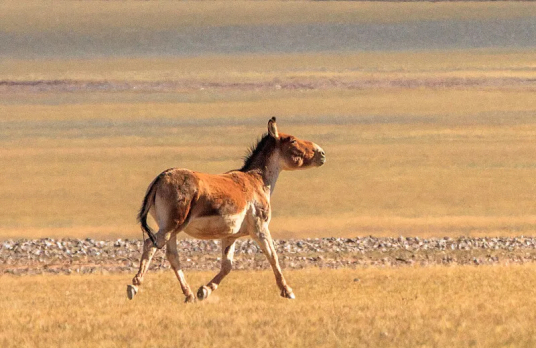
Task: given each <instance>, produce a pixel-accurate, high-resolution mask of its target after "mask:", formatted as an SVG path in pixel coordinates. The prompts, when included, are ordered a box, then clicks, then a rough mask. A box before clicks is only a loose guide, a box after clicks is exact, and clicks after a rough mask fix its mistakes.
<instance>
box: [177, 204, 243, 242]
mask: <svg viewBox="0 0 536 348" xmlns="http://www.w3.org/2000/svg"><path fill="white" fill-rule="evenodd" d="M245 216H246V210H244V211H243V212H242V213H240V214H235V215H229V216H204V217H198V218H193V219H192V220H190V222H189V223H188V226H186V228H185V229H184V232H186V233H187V234H189V235H190V236H192V237H195V238H199V239H219V238H225V237H229V236H231V235H233V234H237V233H239V232H240V228H241V227H242V223H243V222H244V217H245Z"/></svg>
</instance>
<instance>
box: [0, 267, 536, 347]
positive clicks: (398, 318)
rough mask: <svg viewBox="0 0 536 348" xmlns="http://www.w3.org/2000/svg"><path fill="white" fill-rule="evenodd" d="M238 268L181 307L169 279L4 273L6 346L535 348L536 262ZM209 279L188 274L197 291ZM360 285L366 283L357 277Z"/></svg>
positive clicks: (1, 306) (1, 337)
mask: <svg viewBox="0 0 536 348" xmlns="http://www.w3.org/2000/svg"><path fill="white" fill-rule="evenodd" d="M286 274H287V277H288V279H289V281H290V284H291V285H292V286H293V287H294V289H295V292H296V295H297V300H295V301H288V300H284V299H282V298H279V297H278V295H277V291H276V286H275V283H274V281H273V275H272V274H271V272H269V271H263V272H234V273H231V275H230V276H229V277H228V278H227V279H226V280H225V282H224V284H223V285H222V287H221V288H220V289H219V290H218V291H217V292H216V293H214V294H213V295H212V297H211V298H210V299H209V300H208V301H207V302H205V303H197V304H195V305H186V304H183V303H182V301H183V296H182V294H181V293H180V288H179V285H178V282H177V281H176V279H174V277H173V275H172V273H171V272H167V273H163V274H161V273H159V274H149V275H148V277H147V285H146V286H145V288H144V290H143V291H142V292H141V293H140V294H139V295H138V297H136V298H135V299H134V300H133V301H131V302H130V301H128V300H127V299H126V296H125V291H124V290H125V285H126V284H127V283H128V281H129V278H130V277H129V276H127V275H94V276H50V277H48V276H40V277H22V278H19V277H17V278H12V277H7V276H4V277H2V279H1V281H2V296H1V297H0V310H1V312H2V316H1V317H0V327H2V330H1V331H0V345H1V346H2V347H6V348H7V347H30V346H31V347H50V346H54V347H67V346H70V347H72V346H80V345H83V346H88V347H118V346H129V347H174V346H179V345H181V346H189V347H211V346H219V347H250V346H251V344H252V342H255V346H256V347H505V346H507V347H533V346H534V345H535V344H536V342H535V337H536V333H535V330H534V320H536V317H535V314H534V310H533V309H534V306H535V305H536V302H535V301H536V300H535V299H536V296H535V290H534V287H533V286H532V284H534V283H535V282H536V278H535V277H536V266H534V265H525V266H509V267H508V266H496V267H491V266H484V267H471V266H467V267H429V268H418V267H417V268H413V267H408V268H397V269H392V268H389V269H379V268H369V269H356V270H350V269H345V270H337V271H328V270H319V269H307V270H301V271H287V272H286ZM211 276H212V274H210V273H189V274H187V277H188V280H189V281H190V284H192V286H195V287H197V286H198V285H199V284H202V283H203V282H205V281H207V280H208V279H209V278H210V277H211ZM355 279H359V281H355Z"/></svg>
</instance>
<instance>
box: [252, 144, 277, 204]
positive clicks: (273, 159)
mask: <svg viewBox="0 0 536 348" xmlns="http://www.w3.org/2000/svg"><path fill="white" fill-rule="evenodd" d="M248 171H255V172H257V173H258V174H259V175H260V176H261V178H262V181H263V183H264V187H266V188H268V189H269V190H270V195H271V194H272V193H273V192H274V189H275V184H276V182H277V178H278V177H279V173H281V166H280V164H279V154H278V153H271V154H268V155H265V156H259V157H258V158H256V160H255V161H253V163H252V165H251V166H250V167H249V168H248Z"/></svg>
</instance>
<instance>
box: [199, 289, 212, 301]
mask: <svg viewBox="0 0 536 348" xmlns="http://www.w3.org/2000/svg"><path fill="white" fill-rule="evenodd" d="M208 295H210V290H209V289H208V288H207V287H206V286H202V287H200V288H199V290H197V298H198V299H199V301H203V300H204V299H206V298H207V297H208Z"/></svg>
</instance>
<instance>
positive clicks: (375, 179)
mask: <svg viewBox="0 0 536 348" xmlns="http://www.w3.org/2000/svg"><path fill="white" fill-rule="evenodd" d="M88 5H89V4H87V3H66V4H62V6H56V5H50V8H48V10H49V11H48V12H46V14H44V13H43V6H45V5H43V4H42V3H37V2H36V3H31V6H28V7H22V6H20V5H17V4H16V3H3V4H2V5H1V6H2V9H3V10H4V11H0V13H1V15H0V16H1V19H2V21H1V22H2V27H1V32H0V41H2V40H8V41H9V40H11V39H13V38H14V37H15V38H16V40H15V41H13V40H11V41H9V42H11V43H12V44H13V45H15V46H16V47H18V48H19V49H14V50H9V49H8V48H6V47H7V46H5V45H0V47H4V48H3V50H2V51H1V52H0V55H1V56H2V57H3V58H2V64H0V91H1V92H2V93H0V115H1V119H0V125H1V127H0V156H1V158H2V163H3V170H2V171H1V172H0V182H1V183H2V191H3V194H2V195H1V196H0V206H2V210H1V211H0V219H1V221H2V226H1V227H0V238H3V239H5V238H18V237H26V238H31V237H45V236H47V237H67V236H71V237H99V238H108V237H113V238H118V237H121V238H139V237H140V236H141V233H140V232H139V229H138V227H137V226H136V222H135V214H136V211H137V209H138V208H139V205H140V202H141V198H142V197H143V194H144V192H145V189H146V186H147V185H148V183H149V182H150V181H151V180H152V179H153V178H154V176H156V175H157V174H158V173H159V172H161V171H162V170H164V169H166V168H169V167H185V168H190V169H192V170H197V171H204V172H210V173H220V172H224V171H227V170H230V169H233V168H237V167H239V166H240V164H241V158H242V157H243V156H244V155H245V153H246V150H247V148H248V147H249V146H250V145H252V144H253V143H254V142H255V140H256V139H257V138H258V137H259V136H261V135H262V133H263V132H264V131H265V127H266V121H267V120H268V118H269V117H271V116H277V117H278V121H279V125H280V128H281V131H283V132H287V133H291V134H294V135H296V136H298V137H302V138H305V139H309V140H312V141H315V142H317V143H319V144H320V145H321V146H323V147H324V149H325V150H326V152H327V156H328V163H327V164H326V166H324V167H322V168H319V169H315V170H310V171H304V172H296V173H285V174H284V175H282V176H281V177H280V180H279V182H278V185H277V189H276V191H275V194H274V196H273V222H272V224H271V226H272V230H273V233H274V235H275V236H276V237H277V238H298V237H321V236H323V237H327V236H358V235H367V234H374V235H381V236H398V235H413V236H416V235H418V236H456V235H522V234H533V233H534V231H535V229H536V205H535V204H534V196H535V193H536V192H535V190H536V189H535V187H536V186H535V185H534V177H535V174H536V151H535V150H536V149H535V143H534V136H535V134H536V118H535V117H534V114H535V111H536V99H535V98H534V90H535V89H536V83H535V82H534V81H535V79H536V65H535V62H534V59H533V57H534V54H535V52H536V44H535V43H533V42H532V41H531V39H526V38H525V37H528V36H530V37H532V38H533V37H536V35H534V36H533V35H532V33H533V32H534V30H535V28H534V26H533V25H532V26H531V25H521V28H522V31H523V33H522V34H519V32H518V31H519V28H518V27H515V23H534V18H535V16H536V9H535V7H534V6H533V5H531V4H528V3H492V4H490V3H487V4H482V3H456V4H454V3H440V4H431V3H412V4H394V3H387V4H371V3H351V4H347V3H337V4H329V6H328V4H325V3H323V4H317V3H312V4H307V5H308V6H304V4H300V3H279V4H273V3H272V4H270V3H257V4H255V5H253V4H248V5H246V6H245V7H244V9H243V11H236V12H232V11H234V10H233V9H235V8H234V7H236V6H240V4H236V3H229V4H227V3H226V5H225V6H222V5H221V4H219V3H204V4H202V5H199V6H193V5H192V4H183V3H181V4H176V6H173V5H171V3H164V2H161V3H158V6H148V4H144V3H131V2H126V3H121V5H119V3H103V4H101V5H102V6H99V7H98V8H95V7H90V6H88ZM125 11H126V12H125ZM221 11H224V12H225V11H229V13H237V14H236V15H235V16H232V15H230V14H229V15H228V16H216V14H217V13H221ZM300 11H302V12H300ZM176 12H180V13H181V14H183V15H181V16H176V14H177V13H176ZM66 13H69V14H70V15H69V16H67V15H66ZM125 13H128V14H129V16H124V14H125ZM260 13H262V14H263V16H260V15H259V14H260ZM296 13H302V14H303V15H302V16H296V15H295V14H296ZM276 14H277V15H276ZM21 16H29V18H33V21H30V22H28V25H25V26H21V25H20V18H21ZM261 17H262V21H260V22H259V21H257V20H255V18H261ZM47 18H48V19H51V20H49V21H47V20H46V19H47ZM142 18H143V20H141V19H142ZM216 18H217V19H216ZM52 19H53V20H52ZM194 19H195V20H194ZM91 23H97V24H98V25H90V24H91ZM426 23H435V24H434V25H439V26H440V27H441V28H442V30H441V31H437V30H436V29H430V31H429V32H427V33H425V35H422V36H419V35H417V36H416V34H415V32H408V33H407V35H406V36H405V40H406V41H404V43H403V45H402V46H404V47H403V48H402V47H399V48H396V47H390V46H389V44H388V43H389V42H390V41H389V40H390V39H389V40H384V41H382V40H378V39H377V38H376V36H375V35H380V36H382V37H383V36H385V35H387V36H389V35H390V34H393V33H395V32H397V31H398V29H393V28H391V27H388V25H395V24H396V25H402V26H404V25H405V26H408V27H411V28H414V29H415V28H421V29H422V27H419V26H422V25H424V24H426ZM460 23H462V24H460ZM475 23H476V24H475ZM490 23H494V24H493V25H499V24H500V23H509V24H508V25H509V26H511V27H508V28H506V27H505V28H503V29H501V30H499V31H496V30H495V29H493V28H492V27H487V25H491V24H490ZM497 23H499V24H497ZM292 25H305V26H313V27H315V26H316V27H317V28H320V29H319V30H317V31H315V30H313V31H312V32H311V33H312V34H311V36H306V37H304V38H302V39H303V40H302V41H301V43H300V45H305V46H307V47H309V48H310V49H306V50H302V49H299V48H293V46H292V44H291V45H290V46H288V47H287V48H279V49H278V47H279V46H277V45H275V44H274V45H275V46H270V45H271V44H266V45H265V46H263V47H265V48H266V49H264V50H256V49H249V50H248V49H241V48H240V47H243V46H241V45H245V44H247V43H248V42H249V43H250V44H251V45H254V43H255V42H256V41H255V38H252V37H250V38H247V37H246V38H243V40H244V41H243V42H242V43H238V46H233V45H235V44H237V43H236V42H234V43H233V42H231V43H229V45H228V46H227V47H228V48H229V47H231V51H230V52H227V51H225V50H223V51H222V50H219V49H218V47H219V46H214V45H212V46H211V45H210V43H200V44H199V46H200V47H201V48H199V47H198V49H199V50H198V51H195V50H193V49H192V50H186V49H184V50H181V49H182V48H184V47H183V46H181V45H180V44H177V42H175V41H173V40H174V39H173V40H172V39H171V38H173V37H175V38H176V37H179V36H180V37H181V38H182V39H184V40H189V39H190V41H191V40H194V39H195V37H196V36H195V35H194V36H192V35H193V34H191V33H192V30H194V29H195V30H194V31H198V30H201V31H203V30H209V31H210V30H212V29H213V28H222V27H225V28H231V27H232V28H235V29H236V30H239V29H240V28H242V29H243V30H244V31H248V30H250V29H252V28H253V29H255V28H257V29H258V28H263V26H270V28H271V30H276V29H277V28H280V29H281V30H283V34H281V33H279V34H278V35H285V34H284V30H291V29H289V28H292ZM338 25H344V26H350V27H352V28H353V29H349V31H345V33H346V34H344V35H349V36H350V37H351V38H353V39H352V40H354V39H355V40H357V38H360V39H359V40H365V41H366V40H372V41H374V42H378V44H379V45H380V46H381V45H383V46H382V47H368V48H367V47H365V48H362V49H359V43H358V42H357V41H355V40H354V41H351V40H350V41H349V43H348V45H349V46H348V47H350V48H351V49H354V51H351V50H340V49H338V48H337V47H331V48H329V47H328V48H324V49H322V48H321V47H320V46H318V47H317V46H314V42H315V35H317V36H318V37H322V38H323V39H322V40H324V39H325V40H328V41H329V40H332V39H333V38H337V37H338V36H337V35H339V34H340V33H339V32H338V31H337V30H338V29H336V27H337V26H338ZM370 25H379V27H378V28H377V30H376V31H372V32H371V31H369V30H368V29H366V28H369V29H370V27H363V26H370ZM472 25H473V26H474V25H481V26H482V28H483V29H482V31H481V32H475V31H469V33H466V35H468V37H469V38H470V40H469V41H471V43H469V44H463V43H462V42H461V41H459V40H456V34H457V33H458V34H459V32H460V30H462V29H463V28H467V27H470V26H472ZM415 26H416V27H415ZM514 27H515V28H514ZM192 28H194V29H192ZM274 28H275V29H274ZM363 28H364V29H363ZM516 28H517V29H516ZM486 29H489V30H486ZM360 30H362V31H360ZM463 30H465V29H463ZM276 31H277V30H276ZM291 31H292V30H291ZM142 32H143V33H149V34H150V35H152V36H151V38H153V36H154V38H156V39H154V40H153V39H150V40H149V39H147V38H145V39H144V37H143V36H140V33H142ZM499 32H500V33H502V34H501V35H503V36H504V35H510V36H511V37H513V38H514V39H512V40H506V41H504V40H503V41H501V40H502V39H501V38H500V37H499V36H500V35H499V36H497V35H498V34H497V33H499ZM170 33H172V34H173V33H174V34H173V35H171V36H170ZM188 33H190V34H188ZM293 33H294V32H293ZM315 33H316V34H315ZM475 33H476V34H475ZM494 33H495V34H494ZM149 34H147V35H149ZM436 34H437V35H440V36H441V37H444V38H449V40H450V39H453V40H454V41H453V44H452V45H450V44H445V45H443V46H441V47H435V46H433V45H432V46H431V47H430V48H429V49H425V48H426V47H428V46H429V45H427V44H426V42H432V41H434V38H435V37H436ZM496 34H497V35H496ZM62 35H68V39H66V37H65V36H62ZM121 35H123V37H124V38H125V37H126V36H124V35H127V36H128V37H130V39H129V40H132V41H129V42H130V43H128V42H127V43H125V45H127V46H126V47H133V48H135V49H133V51H131V52H130V53H129V52H127V51H125V50H122V48H121V46H117V47H115V46H114V45H113V42H114V41H113V40H116V39H117V38H121V37H122V36H121ZM129 35H130V36H129ZM159 35H160V36H159ZM207 35H208V34H207ZM209 36H210V35H209ZM10 38H11V39H10ZM330 38H331V39H330ZM146 39H147V40H148V41H147V40H146ZM216 39H217V38H216ZM216 39H215V40H216ZM403 39H404V38H403ZM32 40H44V42H49V43H50V45H45V46H42V47H41V46H39V45H32V44H31V43H32V42H33V41H32ZM125 40H126V39H125ZM155 40H156V41H155ZM416 40H417V41H416ZM419 40H421V41H422V40H424V41H422V42H421V41H419ZM427 40H428V41H427ZM516 40H517V41H519V42H520V44H518V43H516ZM127 41H128V40H127ZM218 41H221V42H220V43H219V44H221V45H223V44H225V40H224V39H222V38H219V39H218ZM365 41H363V42H365ZM6 42H7V41H6ZM151 42H153V43H155V44H157V46H151V45H150V43H151ZM193 42H195V40H194V41H193ZM352 42H353V43H352ZM415 42H417V43H415ZM465 42H466V43H467V40H466V41H465ZM67 43H68V45H67ZM56 44H57V45H56ZM63 44H66V45H67V46H65V47H63V46H61V45H63ZM54 45H56V46H54ZM58 45H59V46H58ZM84 45H86V46H84ZM87 45H89V46H87ZM158 45H160V46H158ZM162 45H164V46H166V45H167V47H168V48H170V49H171V48H172V49H173V50H175V51H173V52H171V51H170V52H167V53H166V52H163V51H162V49H160V48H159V47H161V46H162ZM421 46H422V47H421ZM203 47H204V48H203ZM233 47H234V48H233ZM247 47H249V46H247ZM247 47H246V48H247ZM251 47H253V46H251ZM285 47H286V46H285Z"/></svg>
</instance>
